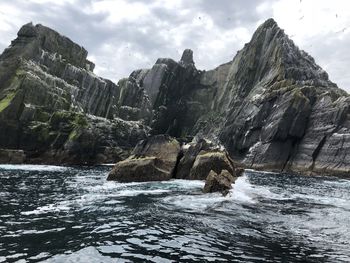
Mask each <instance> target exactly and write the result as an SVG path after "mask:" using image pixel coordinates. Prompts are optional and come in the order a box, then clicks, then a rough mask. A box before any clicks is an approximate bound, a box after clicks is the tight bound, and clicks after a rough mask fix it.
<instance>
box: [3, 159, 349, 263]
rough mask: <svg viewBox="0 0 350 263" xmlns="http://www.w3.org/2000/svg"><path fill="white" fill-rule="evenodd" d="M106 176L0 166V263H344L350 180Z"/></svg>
mask: <svg viewBox="0 0 350 263" xmlns="http://www.w3.org/2000/svg"><path fill="white" fill-rule="evenodd" d="M109 170H110V167H97V168H74V167H57V166H35V165H1V166H0V201H1V202H0V262H74V263H77V262H84V263H85V262H350V180H345V179H339V178H325V177H298V176H292V175H281V174H270V173H261V172H254V171H246V172H245V174H244V175H243V176H242V177H240V178H239V179H238V180H237V181H236V184H235V185H234V188H233V189H232V191H231V192H230V194H229V195H228V196H226V197H222V196H221V195H220V194H203V193H201V189H202V187H203V186H204V182H203V181H185V180H173V181H168V182H151V183H128V184H126V183H123V184H122V183H117V182H107V181H106V177H107V174H108V171H109Z"/></svg>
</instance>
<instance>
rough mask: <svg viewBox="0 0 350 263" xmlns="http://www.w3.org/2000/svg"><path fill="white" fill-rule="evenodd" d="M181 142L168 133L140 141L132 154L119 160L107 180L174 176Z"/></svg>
mask: <svg viewBox="0 0 350 263" xmlns="http://www.w3.org/2000/svg"><path fill="white" fill-rule="evenodd" d="M179 153H180V144H179V142H178V141H177V140H176V139H174V138H171V137H169V136H166V135H157V136H153V137H150V138H148V139H145V140H143V141H140V142H139V143H138V144H137V145H136V147H135V149H134V150H133V152H132V155H131V156H130V157H129V158H127V159H126V160H124V161H120V162H118V163H117V164H116V165H115V167H114V168H113V170H112V171H111V172H110V174H109V175H108V178H107V180H116V181H120V182H142V181H164V180H169V179H171V178H173V177H174V171H175V167H176V164H177V160H178V155H179Z"/></svg>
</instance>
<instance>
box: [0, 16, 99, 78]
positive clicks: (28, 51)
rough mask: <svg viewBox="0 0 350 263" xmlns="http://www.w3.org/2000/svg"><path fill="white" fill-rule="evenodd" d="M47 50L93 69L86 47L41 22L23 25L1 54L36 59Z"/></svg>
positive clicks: (72, 62) (79, 65) (73, 63)
mask: <svg viewBox="0 0 350 263" xmlns="http://www.w3.org/2000/svg"><path fill="white" fill-rule="evenodd" d="M43 52H49V53H51V54H56V55H57V56H61V57H62V58H63V59H65V60H66V61H67V62H69V63H70V64H72V65H74V66H77V67H81V68H87V69H89V70H91V71H92V70H93V68H94V64H93V63H92V62H90V61H88V60H87V55H88V52H87V51H86V49H85V48H84V47H82V46H80V45H78V44H76V43H74V42H73V41H72V40H71V39H69V38H68V37H65V36H63V35H61V34H59V33H58V32H56V31H55V30H53V29H51V28H49V27H46V26H43V25H41V24H37V25H34V24H33V23H32V22H30V23H27V24H25V25H23V26H22V27H21V28H20V30H19V31H18V33H17V38H16V39H15V40H13V41H12V43H11V46H10V47H9V48H8V49H6V50H5V52H4V53H3V54H2V55H1V58H2V59H5V58H7V57H23V58H24V59H31V60H37V59H38V58H40V57H41V56H42V54H43Z"/></svg>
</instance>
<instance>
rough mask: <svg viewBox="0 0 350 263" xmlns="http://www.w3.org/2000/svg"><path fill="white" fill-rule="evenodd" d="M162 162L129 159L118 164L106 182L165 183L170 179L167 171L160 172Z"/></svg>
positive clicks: (151, 159)
mask: <svg viewBox="0 0 350 263" xmlns="http://www.w3.org/2000/svg"><path fill="white" fill-rule="evenodd" d="M162 166H164V163H163V162H162V160H160V159H158V158H156V157H144V158H138V159H133V158H129V159H126V160H124V161H120V162H118V163H117V164H116V165H115V167H114V168H113V170H112V171H111V173H110V174H109V175H108V178H107V180H109V181H119V182H147V181H165V180H169V179H170V178H171V176H170V174H169V172H168V171H165V170H162V169H161V167H162Z"/></svg>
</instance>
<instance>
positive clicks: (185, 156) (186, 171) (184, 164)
mask: <svg viewBox="0 0 350 263" xmlns="http://www.w3.org/2000/svg"><path fill="white" fill-rule="evenodd" d="M214 149H215V146H214V145H213V144H212V143H210V142H209V141H206V140H204V139H201V140H199V141H198V142H196V143H190V144H187V145H185V146H184V147H183V148H182V156H181V159H180V161H179V163H178V165H177V169H176V175H175V176H176V178H179V179H188V178H189V176H190V172H191V169H192V166H193V163H194V162H195V160H196V157H197V155H198V154H199V153H200V152H201V151H209V150H214Z"/></svg>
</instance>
